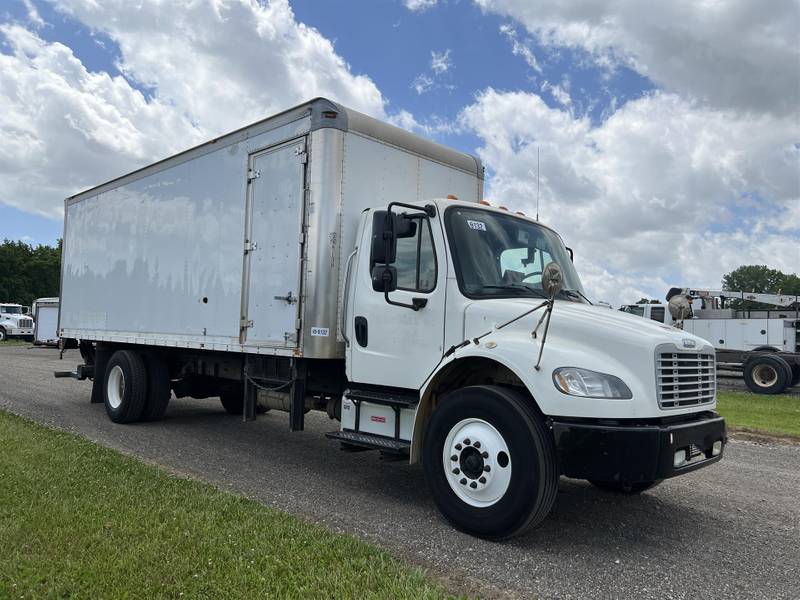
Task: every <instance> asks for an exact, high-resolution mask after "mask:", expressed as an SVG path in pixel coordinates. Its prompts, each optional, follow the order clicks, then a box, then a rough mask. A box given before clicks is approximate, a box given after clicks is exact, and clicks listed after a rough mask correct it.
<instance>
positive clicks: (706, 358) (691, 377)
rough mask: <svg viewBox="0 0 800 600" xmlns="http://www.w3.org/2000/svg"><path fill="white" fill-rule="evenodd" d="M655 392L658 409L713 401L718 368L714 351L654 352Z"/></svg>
mask: <svg viewBox="0 0 800 600" xmlns="http://www.w3.org/2000/svg"><path fill="white" fill-rule="evenodd" d="M656 389H657V390H658V405H659V406H660V407H661V408H683V407H686V406H694V405H697V404H707V403H709V402H713V401H714V396H715V394H716V391H717V367H716V358H715V355H714V353H713V352H700V353H698V352H681V351H680V350H678V349H677V348H673V349H670V350H667V349H666V348H663V347H662V348H659V349H658V350H657V351H656Z"/></svg>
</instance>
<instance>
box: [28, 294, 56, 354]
mask: <svg viewBox="0 0 800 600" xmlns="http://www.w3.org/2000/svg"><path fill="white" fill-rule="evenodd" d="M32 312H33V320H34V325H33V343H34V344H36V345H37V346H55V345H56V344H58V298H37V300H36V301H35V302H34V303H33V311H32Z"/></svg>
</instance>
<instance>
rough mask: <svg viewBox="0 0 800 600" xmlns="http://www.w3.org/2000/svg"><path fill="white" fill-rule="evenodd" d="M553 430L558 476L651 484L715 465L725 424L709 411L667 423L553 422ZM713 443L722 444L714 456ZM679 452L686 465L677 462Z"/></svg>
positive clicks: (720, 451) (724, 435) (724, 436)
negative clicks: (558, 468)
mask: <svg viewBox="0 0 800 600" xmlns="http://www.w3.org/2000/svg"><path fill="white" fill-rule="evenodd" d="M552 427H553V435H554V437H555V443H556V448H557V450H558V457H559V461H560V463H561V473H562V474H563V475H565V476H567V477H574V478H576V479H590V480H597V481H625V482H639V481H655V480H657V479H666V478H668V477H675V476H677V475H683V474H684V473H689V472H691V471H694V470H696V469H700V468H702V467H705V466H708V465H711V464H713V463H715V462H717V461H719V460H720V459H721V458H722V455H723V453H724V446H725V444H726V442H727V435H726V431H725V420H724V419H723V418H722V417H720V416H719V415H718V414H716V413H712V412H707V413H702V414H700V415H690V416H688V417H687V420H686V421H678V422H674V421H673V422H670V423H669V424H662V423H648V422H643V423H641V424H636V425H604V424H599V423H591V422H586V421H580V422H571V421H565V420H560V421H559V420H553V422H552ZM715 442H722V443H721V445H720V444H718V450H719V452H718V453H717V454H714V452H715V450H714V444H715ZM681 452H683V453H685V454H684V456H685V457H686V458H687V459H688V460H686V462H683V463H680V461H676V453H681ZM679 456H680V455H679ZM679 463H680V464H679Z"/></svg>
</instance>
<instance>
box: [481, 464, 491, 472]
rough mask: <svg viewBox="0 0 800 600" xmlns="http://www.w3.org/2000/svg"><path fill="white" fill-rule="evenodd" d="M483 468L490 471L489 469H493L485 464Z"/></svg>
mask: <svg viewBox="0 0 800 600" xmlns="http://www.w3.org/2000/svg"><path fill="white" fill-rule="evenodd" d="M483 470H484V471H486V472H487V473H488V472H489V471H491V470H492V467H490V466H489V465H483Z"/></svg>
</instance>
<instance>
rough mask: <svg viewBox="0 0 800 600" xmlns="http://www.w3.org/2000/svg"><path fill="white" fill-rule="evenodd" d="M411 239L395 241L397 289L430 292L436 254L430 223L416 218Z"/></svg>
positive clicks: (434, 277) (424, 219)
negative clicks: (414, 229) (414, 231)
mask: <svg viewBox="0 0 800 600" xmlns="http://www.w3.org/2000/svg"><path fill="white" fill-rule="evenodd" d="M415 221H416V225H417V227H416V229H417V230H416V233H415V234H414V236H413V237H407V238H400V239H398V240H397V260H396V261H395V263H394V266H395V268H396V269H397V289H399V290H407V291H411V292H432V291H433V289H434V288H435V287H436V252H435V251H434V249H433V237H432V235H431V225H430V221H429V220H428V219H426V218H422V217H420V218H418V219H415Z"/></svg>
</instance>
